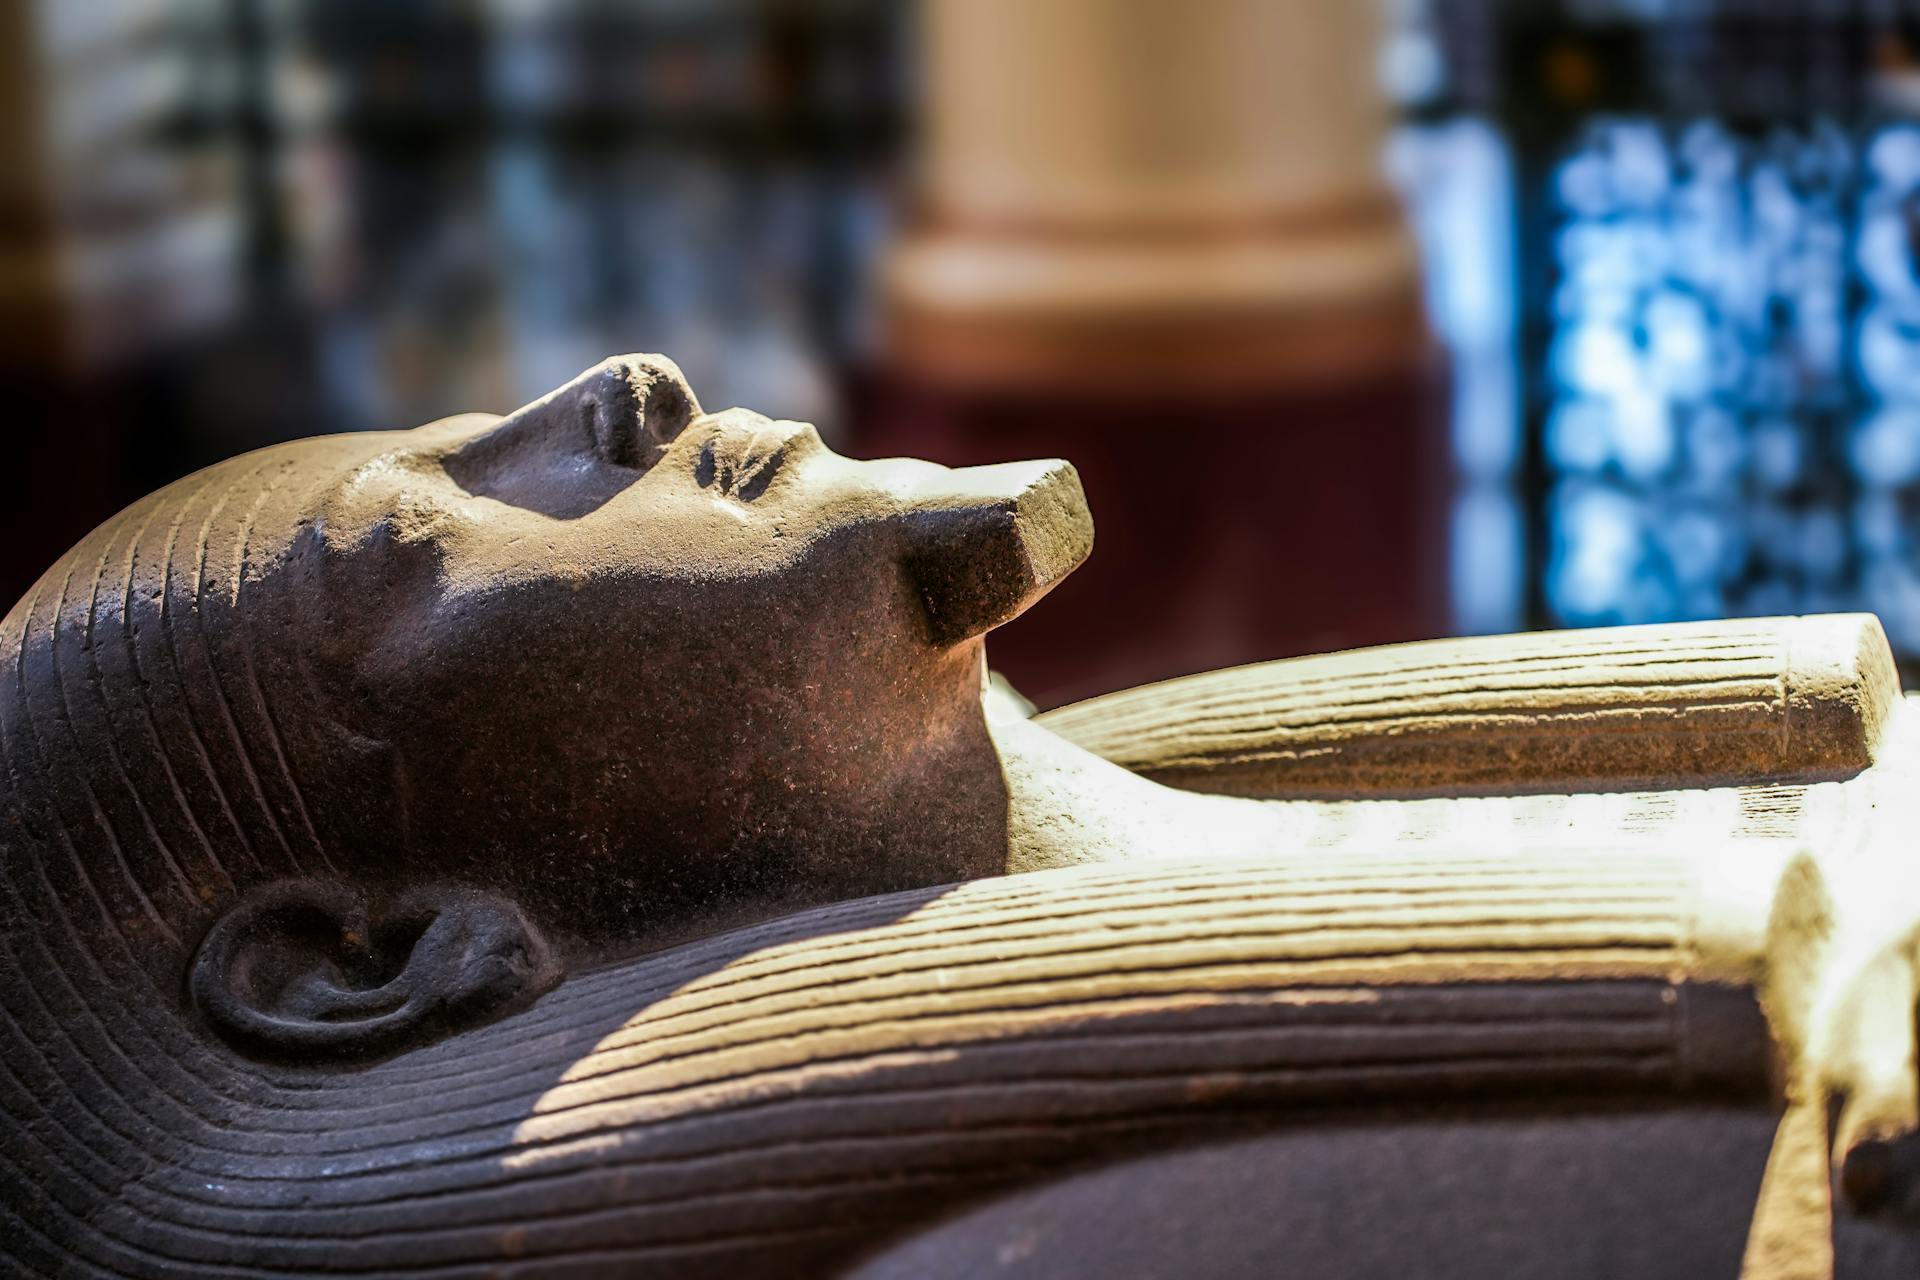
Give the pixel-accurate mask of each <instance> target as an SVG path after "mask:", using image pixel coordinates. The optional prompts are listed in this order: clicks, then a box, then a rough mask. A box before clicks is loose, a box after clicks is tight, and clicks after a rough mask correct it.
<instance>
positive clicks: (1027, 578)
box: [907, 460, 1093, 645]
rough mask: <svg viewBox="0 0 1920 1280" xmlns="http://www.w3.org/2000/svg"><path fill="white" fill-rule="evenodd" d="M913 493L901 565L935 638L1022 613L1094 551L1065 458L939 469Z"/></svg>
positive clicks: (959, 635)
mask: <svg viewBox="0 0 1920 1280" xmlns="http://www.w3.org/2000/svg"><path fill="white" fill-rule="evenodd" d="M939 483H940V488H939V489H938V490H932V491H930V490H926V489H922V490H920V491H918V492H916V493H914V494H913V495H912V497H911V498H910V501H911V503H912V507H911V509H910V512H909V515H908V517H907V518H908V521H909V524H910V534H909V537H910V538H911V547H910V549H909V551H908V553H907V567H908V569H909V571H910V572H911V573H912V574H913V577H914V581H915V582H916V583H917V584H918V585H919V587H920V591H921V594H922V596H923V597H924V598H925V600H926V606H927V618H928V621H929V622H930V623H931V624H932V629H933V639H934V642H935V643H936V644H943V645H951V644H958V643H959V642H960V641H962V640H966V639H969V638H971V637H973V636H977V635H981V634H983V633H985V632H987V631H990V630H992V629H993V628H994V627H997V626H999V625H1000V624H1001V623H1003V622H1010V621H1012V620H1013V619H1014V618H1017V617H1019V616H1020V615H1021V614H1022V613H1024V612H1025V611H1026V609H1027V607H1028V606H1029V605H1031V604H1032V603H1033V602H1034V601H1036V600H1038V599H1039V598H1040V597H1041V596H1043V595H1045V594H1046V593H1047V592H1048V591H1050V590H1052V589H1053V586H1054V584H1055V583H1057V582H1059V581H1060V580H1061V579H1062V578H1064V577H1066V576H1067V575H1068V574H1069V573H1071V572H1073V571H1074V569H1076V568H1078V567H1079V565H1080V563H1081V561H1083V560H1085V559H1086V558H1087V554H1088V553H1089V552H1090V551H1092V550H1093V517H1092V516H1091V515H1089V514H1088V512H1087V498H1086V495H1085V494H1084V493H1083V492H1081V489H1080V476H1079V474H1078V473H1077V472H1075V471H1074V469H1073V468H1072V467H1071V466H1070V465H1068V464H1067V463H1065V462H1060V461H1057V460H1051V461H1046V462H1010V463H1005V464H1003V465H1001V466H994V467H960V468H956V469H955V470H952V471H947V472H942V473H940V481H939Z"/></svg>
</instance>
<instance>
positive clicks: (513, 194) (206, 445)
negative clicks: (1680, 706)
mask: <svg viewBox="0 0 1920 1280" xmlns="http://www.w3.org/2000/svg"><path fill="white" fill-rule="evenodd" d="M0 21H3V22H4V23H6V24H7V25H6V27H5V29H4V30H0V93H3V94H5V95H6V97H5V102H4V113H3V114H0V129H3V130H5V133H6V152H5V154H6V157H7V164H6V167H5V170H4V172H3V173H0V368H4V369H5V376H6V379H7V383H8V386H7V391H8V393H9V396H10V399H9V400H8V401H7V407H6V408H5V410H4V413H5V424H6V425H5V426H4V428H0V439H4V441H5V443H6V446H7V452H6V454H5V455H4V456H5V458H6V470H5V476H6V490H5V493H4V495H3V496H0V511H3V512H4V518H0V597H4V602H3V603H11V601H12V600H14V599H15V598H17V597H18V596H19V595H20V594H22V593H23V592H24V591H26V590H27V589H28V588H29V586H30V585H31V584H32V581H33V579H34V577H35V576H36V575H37V573H38V572H39V570H40V569H41V568H42V567H44V566H45V565H46V564H48V563H49V562H51V561H52V559H53V558H54V557H55V556H56V555H58V554H59V552H61V551H62V550H64V549H65V548H66V547H67V546H68V545H70V544H71V543H72V542H73V541H74V540H75V539H77V538H78V537H79V536H80V535H82V534H84V533H85V532H86V530H87V529H89V528H90V527H92V526H93V525H94V524H96V523H98V522H99V521H100V520H101V519H103V518H105V517H106V516H107V515H109V514H111V513H112V512H113V511H114V510H116V509H117V508H118V507H120V506H121V505H124V504H125V503H126V502H127V501H130V500H131V499H133V498H135V497H137V496H139V495H140V494H141V493H144V492H146V491H147V490H149V489H151V488H154V487H156V486H158V485H160V484H163V483H166V482H168V481H171V480H173V479H175V478H177V477H179V476H182V475H185V474H187V473H188V472H190V471H192V470H194V469H196V468H197V467H199V466H202V465H205V464H206V463H208V462H211V461H213V460H215V459H217V458H220V457H224V456H227V455H229V454H232V453H236V452H239V451H241V450H244V449H249V448H253V447H257V446H259V445H263V444H268V443H272V442H274V441H277V440H282V439H286V438H290V437H293V436H298V435H306V434H313V433H315V432H320V431H329V430H368V429H383V428H393V427H404V426H412V425H415V424H418V423H420V422H424V421H427V420H429V419H431V418H434V417H437V416H440V415H443V414H446V413H450V412H455V411H460V410H466V409H475V408H479V409H489V410H494V411H505V410H507V409H510V408H512V407H514V406H515V405H517V404H520V403H522V402H524V401H525V400H527V399H529V398H531V397H533V396H534V395H536V394H538V393H540V392H542V391H544V390H546V389H548V388H550V387H552V386H554V385H556V384H558V383H560V382H562V381H564V380H565V379H567V378H568V377H570V376H572V375H573V374H574V373H576V372H578V371H579V370H580V369H582V368H584V367H586V366H587V365H589V364H591V363H593V362H594V361H595V360H597V359H599V358H600V357H601V356H603V355H606V354H609V353H612V352H617V351H636V350H637V351H664V352H666V353H668V354H670V355H672V356H673V357H674V358H675V359H676V360H678V361H679V362H680V363H681V365H682V366H683V368H684V369H685V370H686V372H687V373H688V375H689V378H690V379H691V381H692V382H693V384H694V386H695V388H696V390H697V391H698V392H699V394H700V396H701V398H702V400H703V402H704V403H705V404H706V405H707V406H708V407H709V408H717V407H722V406H725V405H728V404H736V403H737V404H743V405H747V406H750V407H752V408H756V409H759V410H761V411H763V412H766V413H769V414H772V415H775V416H782V417H792V418H802V419H808V420H812V421H815V422H818V423H819V424H820V426H821V428H822V431H823V433H824V434H825V435H826V436H827V437H828V439H829V440H830V441H832V442H833V443H834V444H835V445H836V446H837V447H839V448H841V449H842V450H843V451H846V452H851V453H856V454H863V455H869V456H873V455H880V454H892V453H912V454H918V455H921V456H926V457H932V458H935V459H938V460H941V461H949V462H982V461H998V460H1004V459H1010V458H1016V457H1028V456H1040V455H1055V454H1058V455H1063V456H1066V457H1069V458H1071V459H1072V460H1073V461H1074V462H1075V463H1076V464H1077V465H1078V466H1079V467H1080V469H1081V472H1082V474H1083V476H1084V477H1085V480H1086V484H1087V488H1088V492H1089V497H1090V500H1091V501H1092V504H1093V508H1094V514H1095V518H1096V522H1097V523H1098V526H1099V530H1100V545H1099V548H1098V549H1097V551H1096V554H1095V558H1094V561H1093V562H1092V564H1091V565H1090V566H1089V567H1088V568H1087V569H1086V570H1083V571H1082V573H1081V574H1079V575H1076V577H1075V578H1074V579H1072V580H1070V581H1069V582H1068V583H1067V584H1066V585H1065V586H1063V587H1062V588H1061V590H1060V591H1059V592H1058V594H1057V595H1056V597H1055V598H1054V599H1053V600H1052V601H1050V602H1049V603H1048V604H1047V605H1045V606H1044V607H1043V608H1042V609H1040V610H1038V611H1036V613H1035V614H1034V615H1032V616H1031V617H1030V618H1027V619H1023V620H1021V621H1020V622H1018V623H1016V624H1014V626H1013V627H1011V628H1009V629H1008V631H1007V633H1006V634H1005V635H1004V636H1001V637H998V638H997V639H996V641H995V642H994V644H993V646H992V653H993V656H994V658H995V661H996V663H997V664H998V665H1002V666H1004V667H1005V668H1007V669H1008V670H1009V671H1010V673H1011V674H1012V676H1013V678H1014V679H1015V681H1016V683H1018V684H1020V685H1021V686H1022V687H1023V688H1024V689H1026V690H1027V691H1028V692H1029V693H1031V694H1033V695H1034V696H1035V697H1036V698H1038V699H1039V700H1040V701H1042V702H1045V703H1052V702H1057V701H1060V700H1063V699H1066V698H1071V697H1077V696H1081V695H1085V694H1088V693H1093V692H1097V691H1100V690H1102V689H1107V688H1112V687H1117V686H1120V685H1123V684H1128V683H1137V682H1139V681H1142V680H1146V679H1152V678H1156V677H1160V676H1165V675H1172V674H1177V673H1180V672H1184V671H1189V670H1196V669H1201V668H1204V667H1211V666H1219V665H1224V664H1228V663H1234V662H1244V661H1251V660H1255V659H1259V658H1265V657H1277V656H1284V655H1287V654H1292V653H1301V652H1309V651H1317V650H1324V649H1329V648H1338V647H1344V646H1348V645H1356V644H1369V643H1377V642H1385V641H1394V640H1403V639H1416V638H1422V637H1427V636H1435V635H1442V634H1450V633H1460V632H1474V631H1494V630H1508V629H1515V628H1520V627H1532V626H1553V625H1589V624H1602V623H1616V622H1638V621H1656V620H1663V619H1676V618H1698V617H1710V616H1716V615H1724V614H1756V613H1791V612H1805V611H1814V610H1830V609H1870V610H1873V611H1875V612H1877V613H1879V614H1880V615H1881V617H1882V618H1883V619H1884V620H1885V622H1886V624H1887V628H1888V631H1889V633H1890V634H1891V636H1892V638H1893V641H1894V644H1895V647H1896V649H1897V650H1898V651H1899V652H1900V655H1901V657H1902V659H1903V661H1905V662H1907V663H1908V664H1909V670H1910V671H1911V670H1912V669H1913V666H1912V664H1914V663H1917V662H1920V275H1916V253H1920V6H1916V7H1914V8H1912V9H1910V8H1909V7H1908V6H1907V5H1905V4H1902V3H1896V2H1895V0H1880V2H1878V3H1867V2H1865V0H1857V2H1853V3H1845V2H1842V0H1827V2H1821V0H1691V2H1688V0H1665V2H1662V0H1505V2H1502V0H922V2H921V3H917V4H915V3H910V2H909V0H810V2H809V0H547V2H545V3H542V2H541V0H85V2H84V3H68V2H67V0H15V3H13V4H11V5H9V6H7V7H6V8H5V9H4V16H0Z"/></svg>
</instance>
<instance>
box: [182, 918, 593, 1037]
mask: <svg viewBox="0 0 1920 1280" xmlns="http://www.w3.org/2000/svg"><path fill="white" fill-rule="evenodd" d="M558 977H559V968H558V965H557V963H556V962H555V960H554V958H553V953H552V951H551V949H550V948H549V947H548V946H547V944H546V942H545V940H544V939H543V938H542V937H541V936H540V934H539V931H538V930H537V929H535V927H534V926H533V924H532V922H531V921H529V920H528V919H527V918H526V917H525V915H524V914H522V913H521V911H520V909H519V908H518V907H516V906H515V905H514V904H512V903H511V902H508V901H506V900H505V899H502V898H498V897H495V896H493V895H491V894H486V893H482V892H479V891H478V890H473V889H461V888H443V889H427V890H419V891H415V892H413V893H410V894H408V895H407V896H406V897H404V898H402V899H400V900H398V901H396V902H395V903H393V904H392V905H391V907H390V908H389V909H388V910H387V911H385V912H384V913H383V914H381V915H380V916H378V917H377V918H376V917H373V916H371V915H370V914H369V912H368V909H367V904H366V902H365V900H364V899H363V898H362V897H361V896H360V895H359V894H358V893H357V892H356V891H354V890H352V889H349V888H347V887H346V886H343V885H338V884H331V883H326V882H318V881H305V880H301V881H287V882H281V883H278V884H273V885H268V886H265V887H264V888H262V889H260V890H258V891H256V892H254V893H252V894H250V895H248V896H247V897H246V898H245V899H243V900H242V901H241V902H240V903H239V904H238V905H236V906H235V907H234V908H233V909H232V910H231V911H229V912H228V913H227V914H226V915H224V916H222V917H221V918H220V919H219V920H218V921H216V922H215V924H214V926H213V928H212V929H210V930H209V931H208V932H207V936H206V938H205V939H204V940H203V941H202V942H201V944H200V948H199V951H198V952H197V953H196V954H195V955H194V958H193V961H192V963H191V966H190V968H189V970H188V989H189V992H190V994H191V996H192V998H193V1003H194V1005H195V1006H196V1007H197V1008H198V1009H199V1011H200V1013H201V1015H202V1016H203V1017H204V1018H205V1019H206V1020H207V1023H208V1025H210V1026H211V1027H212V1028H213V1029H214V1030H215V1031H216V1032H218V1033H219V1035H220V1036H221V1037H222V1038H223V1039H225V1040H226V1041H227V1042H228V1043H229V1044H231V1045H233V1046H234V1047H235V1048H237V1049H239V1050H240V1051H241V1052H243V1053H247V1054H249V1055H251V1056H255V1057H261V1058H273V1059H281V1060H298V1061H300V1062H302V1063H309V1064H311V1063H334V1062H341V1061H349V1060H354V1059H362V1058H369V1057H376V1056H382V1055H386V1054H390V1053H394V1052H398V1051H400V1050H402V1049H410V1048H417V1047H419V1046H421V1045H423V1044H426V1043H429V1042H431V1041H432V1040H434V1039H437V1038H439V1037H440V1036H443V1035H445V1034H447V1033H449V1032H452V1031H457V1030H460V1029H462V1028H464V1027H468V1026H471V1025H473V1024H474V1023H476V1022H481V1021H485V1020H488V1019H490V1018H493V1017H497V1016H499V1015H500V1014H502V1013H505V1012H508V1011H510V1010H511V1009H513V1008H515V1007H518V1006H520V1005H523V1004H525V1003H527V1002H529V1001H530V1000H532V999H533V998H534V997H535V996H537V995H539V994H540V993H541V992H542V991H545V990H546V989H547V988H548V987H550V986H551V985H552V984H553V982H554V981H555V980H556V979H557V978H558Z"/></svg>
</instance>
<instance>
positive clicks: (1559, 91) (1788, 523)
mask: <svg viewBox="0 0 1920 1280" xmlns="http://www.w3.org/2000/svg"><path fill="white" fill-rule="evenodd" d="M1398 18H1399V23H1398V28H1397V34H1396V37H1395V39H1394V41H1392V42H1391V43H1390V44H1389V47H1388V49H1387V57H1386V59H1385V60H1384V67H1383V69H1384V70H1385V71H1386V73H1387V74H1388V76H1389V78H1390V80H1391V81H1393V82H1394V83H1395V85H1396V88H1397V89H1398V90H1399V91H1400V93H1401V96H1402V98H1403V100H1404V101H1405V102H1406V103H1407V106H1408V109H1409V116H1410V123H1409V125H1408V127H1407V130H1406V132H1405V133H1404V134H1403V136H1402V138H1401V140H1400V154H1399V161H1400V164H1399V168H1400V170H1401V172H1402V173H1403V175H1404V185H1405V187H1406V189H1407V190H1408V191H1409V193H1410V198H1411V201H1412V203H1413V205H1414V207H1415V208H1416V209H1418V210H1421V211H1422V213H1421V216H1420V219H1419V221H1420V223H1421V225H1422V226H1423V228H1425V230H1426V233H1427V239H1428V258H1429V261H1430V263H1438V264H1446V263H1447V262H1448V261H1449V260H1450V259H1455V258H1459V257H1461V256H1462V255H1464V256H1465V257H1466V259H1467V260H1468V261H1469V262H1470V263H1472V264H1474V265H1473V266H1472V267H1470V268H1469V269H1466V270H1461V269H1458V268H1457V267H1452V266H1446V265H1441V266H1439V267H1438V269H1437V270H1436V271H1435V273H1434V274H1433V275H1432V276H1431V277H1430V292H1431V294H1432V297H1433V300H1434V314H1435V316H1436V320H1437V323H1438V325H1439V327H1440V329H1441V331H1442V334H1443V336H1444V338H1445V340H1446V341H1447V342H1448V344H1449V346H1450V349H1451V351H1452V353H1453V360H1454V365H1455V368H1456V371H1457V384H1458V387H1457V391H1456V412H1455V441H1456V453H1457V458H1458V463H1459V466H1460V470H1461V472H1462V474H1463V476H1464V477H1465V479H1464V483H1463V487H1462V490H1461V493H1462V498H1461V500H1460V504H1459V506H1458V507H1457V509H1456V529H1458V528H1459V527H1460V526H1461V525H1462V524H1466V525H1470V526H1473V527H1474V528H1475V529H1476V530H1477V537H1478V541H1476V540H1475V538H1473V537H1469V538H1465V539H1461V540H1459V541H1458V542H1457V543H1456V547H1455V554H1456V568H1455V580H1456V583H1457V584H1465V583H1469V582H1474V581H1478V582H1479V584H1480V590H1481V594H1480V597H1479V598H1477V599H1476V598H1474V596H1473V593H1472V589H1471V588H1459V587H1457V589H1456V601H1457V602H1466V603H1470V604H1471V605H1472V608H1470V609H1467V610H1462V617H1461V621H1462V623H1463V624H1464V625H1465V626H1466V627H1467V628H1468V629H1480V628H1493V627H1499V626H1506V625H1512V624H1516V623H1522V622H1524V623H1528V624H1532V625H1584V624H1594V623H1613V622H1641V621H1654V620H1662V619H1673V618H1695V617H1712V616H1720V615H1727V614H1767V613H1796V612H1806V611H1813V610H1829V609H1871V610H1873V611H1875V612H1877V613H1879V614H1880V615H1881V617H1882V618H1883V619H1884V620H1885V622H1886V623H1887V627H1888V631H1889V633H1890V634H1891V636H1892V638H1893V640H1894V644H1895V647H1896V649H1898V650H1899V651H1900V653H1901V656H1902V658H1903V660H1904V661H1905V662H1907V663H1908V664H1909V665H1911V664H1912V663H1913V661H1914V660H1915V659H1916V658H1920V547H1916V543H1915V534H1916V531H1917V530H1920V524H1917V523H1916V521H1920V412H1916V409H1917V408H1920V373H1916V371H1917V370H1920V358H1916V357H1920V347H1916V345H1915V344H1916V343H1917V342H1920V282H1917V280H1916V275H1915V248H1916V230H1917V229H1920V223H1916V220H1915V215H1916V213H1917V212H1920V127H1916V124H1915V123H1914V118H1915V117H1916V114H1920V89H1917V88H1916V86H1920V76H1916V67H1915V57H1914V50H1915V49H1916V48H1920V45H1917V44H1916V43H1915V37H1916V35H1917V34H1920V27H1916V25H1915V23H1914V20H1913V17H1912V16H1911V15H1909V14H1908V13H1907V12H1906V11H1905V10H1904V9H1903V8H1902V7H1900V6H1897V5H1879V4H1855V3H1818V2H1806V3H1794V4H1786V3H1772V2H1769V3H1760V2H1758V0H1719V2H1708V0H1698V2H1695V3H1660V4H1656V3H1647V2H1639V3H1630V2H1627V0H1609V2H1597V0H1584V2H1577V0H1564V2H1555V3H1548V2H1545V0H1539V2H1514V3H1492V2H1491V0H1430V2H1428V3H1408V4H1404V5H1402V6H1400V8H1399V11H1398ZM1466 154H1471V155H1473V156H1475V157H1477V158H1479V159H1477V160H1476V162H1479V161H1480V160H1484V162H1485V163H1486V164H1488V165H1490V166H1492V167H1493V168H1495V169H1498V170H1499V171H1500V172H1502V173H1503V174H1504V181H1503V183H1502V184H1500V185H1499V186H1498V187H1497V188H1496V187H1495V186H1493V185H1491V184H1481V185H1480V186H1479V187H1478V188H1477V190H1474V191H1467V192H1464V193H1463V191H1462V189H1461V184H1460V179H1459V174H1458V172H1457V171H1455V170H1451V169H1450V167H1449V166H1450V164H1451V162H1452V159H1453V158H1454V157H1456V156H1460V155H1466ZM1489 193H1492V194H1491V198H1489ZM1501 259H1505V261H1506V262H1507V263H1508V264H1509V265H1508V266H1507V267H1506V268H1504V269H1502V268H1500V267H1499V266H1498V265H1497V264H1498V263H1499V261H1500V260H1501ZM1489 264H1493V265H1489ZM1490 281H1497V282H1500V284H1501V287H1500V288H1499V289H1495V290H1489V289H1488V288H1487V286H1488V283H1489V282H1490ZM1501 293H1504V294H1505V297H1504V299H1503V298H1502V297H1500V296H1497V295H1499V294H1501ZM1503 363H1504V366H1505V368H1504V369H1500V368H1499V366H1500V365H1502V364H1503ZM1476 388H1479V390H1478V391H1476ZM1503 428H1504V429H1503ZM1503 494H1504V495H1505V496H1504V499H1503V497H1502V495H1503ZM1476 562H1484V563H1486V564H1488V565H1492V566H1495V567H1496V568H1498V569H1499V570H1500V571H1499V572H1495V573H1491V574H1485V575H1480V574H1479V573H1478V564H1477V563H1476ZM1504 566H1513V567H1512V568H1504ZM1489 588H1495V589H1493V590H1490V589H1489ZM1502 597H1504V599H1503V598H1502Z"/></svg>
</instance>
